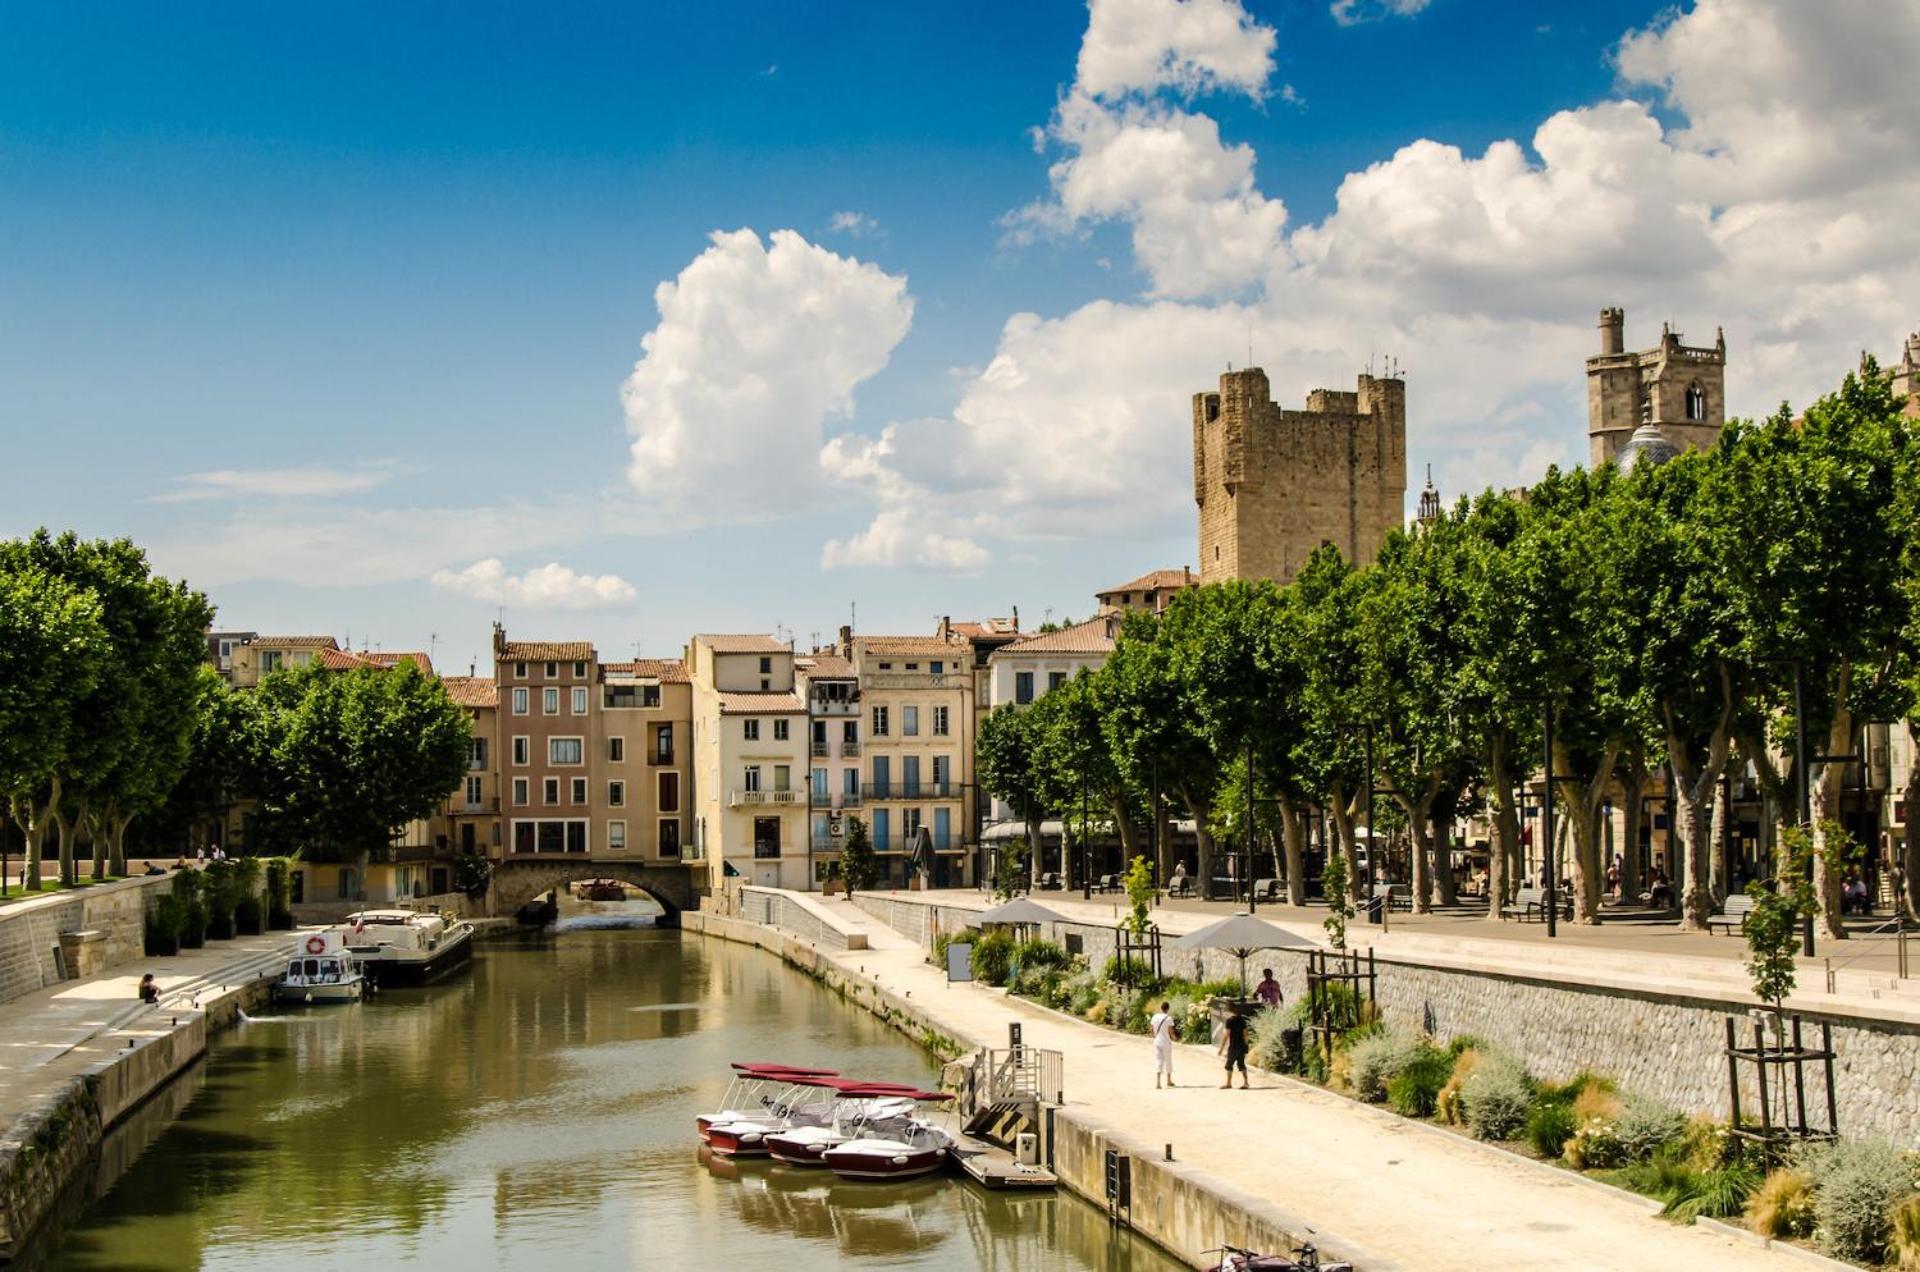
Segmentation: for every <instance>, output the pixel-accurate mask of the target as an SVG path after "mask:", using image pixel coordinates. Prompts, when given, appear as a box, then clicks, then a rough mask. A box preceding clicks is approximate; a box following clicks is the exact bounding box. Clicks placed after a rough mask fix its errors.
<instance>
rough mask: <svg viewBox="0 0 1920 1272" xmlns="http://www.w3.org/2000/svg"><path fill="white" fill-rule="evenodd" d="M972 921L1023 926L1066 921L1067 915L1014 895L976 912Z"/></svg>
mask: <svg viewBox="0 0 1920 1272" xmlns="http://www.w3.org/2000/svg"><path fill="white" fill-rule="evenodd" d="M973 921H974V922H975V923H1007V924H1013V925H1019V926H1025V925H1028V924H1036V925H1037V924H1041V923H1065V922H1067V916H1066V915H1064V914H1056V913H1054V912H1053V911H1052V910H1049V909H1047V907H1046V906H1044V905H1041V904H1039V903H1038V902H1036V901H1029V900H1027V899H1026V898H1025V897H1016V898H1014V899H1013V900H1011V901H1008V902H1006V903H1005V904H1003V905H996V906H994V907H993V909H991V910H987V911H985V912H984V913H981V914H976V915H975V916H974V918H973Z"/></svg>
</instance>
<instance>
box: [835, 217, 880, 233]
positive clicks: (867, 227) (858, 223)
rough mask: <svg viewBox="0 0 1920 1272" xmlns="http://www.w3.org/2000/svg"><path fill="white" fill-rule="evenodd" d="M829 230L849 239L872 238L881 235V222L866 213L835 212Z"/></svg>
mask: <svg viewBox="0 0 1920 1272" xmlns="http://www.w3.org/2000/svg"><path fill="white" fill-rule="evenodd" d="M827 228H828V229H830V230H832V231H833V232H834V233H836V234H845V235H846V236H847V237H848V238H872V237H873V236H874V235H876V234H878V233H880V222H878V221H876V220H874V219H873V218H872V217H870V216H868V215H867V214H866V213H865V212H835V213H834V214H833V219H832V220H830V221H828V222H827Z"/></svg>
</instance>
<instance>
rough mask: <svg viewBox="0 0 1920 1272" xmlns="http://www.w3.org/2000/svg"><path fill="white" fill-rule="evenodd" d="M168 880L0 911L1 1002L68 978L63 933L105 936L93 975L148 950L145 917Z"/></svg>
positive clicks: (100, 886) (99, 886)
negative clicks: (63, 961)
mask: <svg viewBox="0 0 1920 1272" xmlns="http://www.w3.org/2000/svg"><path fill="white" fill-rule="evenodd" d="M172 878H173V876H172V875H171V874H166V875H154V876H152V877H151V878H148V877H142V878H137V879H127V880H125V881H123V882H120V883H96V884H94V885H93V886H92V887H88V888H79V889H75V890H72V891H65V892H50V893H48V894H47V895H46V896H44V897H39V898H36V899H34V900H29V901H21V902H18V903H16V904H13V905H10V906H8V907H6V908H5V909H4V910H0V1003H3V1002H6V1001H8V1000H9V999H14V998H18V997H20V995H22V994H31V993H32V992H33V991H34V990H36V989H45V988H46V987H47V986H49V985H55V984H58V983H59V982H60V981H62V980H66V979H71V977H72V975H73V973H72V971H71V970H65V969H62V967H61V960H60V934H61V933H63V932H86V931H94V932H104V933H105V934H106V939H105V942H104V944H105V947H106V948H105V953H104V957H103V959H102V961H101V963H100V965H99V966H98V967H96V968H94V969H92V970H94V971H105V970H107V969H109V968H112V967H117V966H119V965H120V964H122V963H126V962H129V961H131V960H133V959H136V958H139V957H141V956H142V954H144V953H145V951H146V916H147V915H148V913H149V912H151V911H152V909H153V908H154V906H155V905H157V904H158V902H159V898H160V897H161V895H162V893H163V890H164V889H165V888H167V887H168V886H169V885H170V884H171V881H172Z"/></svg>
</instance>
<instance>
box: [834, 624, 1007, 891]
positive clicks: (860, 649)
mask: <svg viewBox="0 0 1920 1272" xmlns="http://www.w3.org/2000/svg"><path fill="white" fill-rule="evenodd" d="M852 643H853V650H852V652H853V659H852V661H853V667H854V671H855V673H856V674H857V675H858V677H859V688H860V713H861V720H862V723H863V724H864V726H865V731H864V738H863V740H862V747H863V753H862V767H863V769H864V771H865V774H866V776H865V778H864V780H863V781H862V783H861V792H860V795H861V802H862V806H863V814H864V816H865V818H866V821H867V826H868V829H869V831H870V833H871V834H872V837H873V847H874V851H875V852H876V853H877V854H879V856H880V860H881V863H882V878H883V881H884V882H890V883H904V882H905V881H906V878H907V855H908V853H909V851H910V850H911V848H912V845H913V840H914V837H915V836H916V834H917V833H918V832H919V830H920V828H921V827H923V826H924V827H925V828H926V829H927V831H928V833H929V835H930V836H931V838H932V842H933V851H934V854H935V857H936V861H935V864H934V879H935V881H936V882H944V883H950V884H953V885H956V886H958V885H960V884H964V883H966V882H969V881H970V879H969V878H968V877H967V874H966V861H967V856H968V846H969V844H970V842H971V839H972V836H971V828H972V824H973V823H972V816H971V810H972V799H973V796H974V789H973V784H972V774H973V739H974V730H975V725H976V720H975V715H974V702H973V684H974V672H973V651H972V648H971V645H970V644H969V642H968V641H967V640H965V639H963V638H961V637H958V636H956V635H954V634H953V632H952V630H951V625H950V624H947V623H944V622H943V623H942V624H941V626H940V629H939V630H937V631H936V633H935V634H934V635H932V636H856V637H854V638H853V642H852Z"/></svg>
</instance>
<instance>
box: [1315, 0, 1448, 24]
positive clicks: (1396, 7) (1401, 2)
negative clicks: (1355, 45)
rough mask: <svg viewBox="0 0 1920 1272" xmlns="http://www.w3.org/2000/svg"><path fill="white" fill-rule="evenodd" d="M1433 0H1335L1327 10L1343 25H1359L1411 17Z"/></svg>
mask: <svg viewBox="0 0 1920 1272" xmlns="http://www.w3.org/2000/svg"><path fill="white" fill-rule="evenodd" d="M1431 2H1432V0H1333V3H1332V4H1331V5H1329V6H1328V7H1327V12H1329V13H1331V14H1332V15H1333V20H1334V21H1335V22H1338V23H1339V24H1340V25H1341V26H1358V25H1359V24H1360V23H1362V22H1378V21H1380V20H1381V19H1382V18H1410V17H1412V16H1413V15H1414V14H1416V13H1419V12H1420V11H1421V10H1422V9H1425V8H1426V7H1427V5H1428V4H1430V3H1431Z"/></svg>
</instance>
